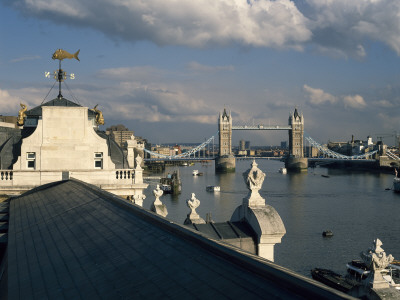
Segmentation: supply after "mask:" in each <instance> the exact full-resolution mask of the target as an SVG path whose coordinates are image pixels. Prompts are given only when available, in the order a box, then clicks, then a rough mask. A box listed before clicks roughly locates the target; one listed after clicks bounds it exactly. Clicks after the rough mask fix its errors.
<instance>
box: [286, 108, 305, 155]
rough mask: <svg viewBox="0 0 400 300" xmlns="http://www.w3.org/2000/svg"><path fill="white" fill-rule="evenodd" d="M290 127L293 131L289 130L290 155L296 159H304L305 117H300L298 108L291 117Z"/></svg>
mask: <svg viewBox="0 0 400 300" xmlns="http://www.w3.org/2000/svg"><path fill="white" fill-rule="evenodd" d="M289 125H291V126H292V129H291V130H289V151H290V155H291V156H294V157H296V158H300V157H304V150H303V149H304V147H303V146H304V145H303V139H304V117H303V114H301V115H299V113H298V111H297V108H296V109H295V110H294V113H292V114H291V115H290V116H289Z"/></svg>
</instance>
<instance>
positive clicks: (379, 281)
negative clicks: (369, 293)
mask: <svg viewBox="0 0 400 300" xmlns="http://www.w3.org/2000/svg"><path fill="white" fill-rule="evenodd" d="M381 246H382V242H381V240H380V239H376V240H374V243H373V246H372V247H370V248H369V249H368V250H367V251H366V252H364V251H363V252H361V253H360V257H361V259H362V260H363V261H364V263H365V264H366V265H367V266H368V267H369V269H370V270H371V272H370V274H369V276H368V278H367V279H366V281H365V282H366V283H367V284H370V285H371V286H372V288H375V289H376V288H378V289H379V288H387V287H389V284H388V283H387V281H385V280H384V279H383V277H382V271H383V270H385V269H386V267H387V266H388V265H389V264H390V263H391V262H392V261H393V260H394V258H393V256H392V255H391V254H389V255H388V256H387V255H386V253H385V250H383V249H382V247H381Z"/></svg>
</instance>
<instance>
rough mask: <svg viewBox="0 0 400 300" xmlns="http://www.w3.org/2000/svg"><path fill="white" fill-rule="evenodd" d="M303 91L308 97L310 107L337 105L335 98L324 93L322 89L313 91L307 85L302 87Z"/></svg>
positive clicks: (313, 89)
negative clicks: (327, 104) (326, 104)
mask: <svg viewBox="0 0 400 300" xmlns="http://www.w3.org/2000/svg"><path fill="white" fill-rule="evenodd" d="M303 89H304V91H305V92H306V93H308V96H309V103H310V104H312V105H321V104H325V103H330V104H335V103H337V101H338V99H337V97H335V96H333V95H331V94H329V93H326V92H324V91H323V90H322V89H315V88H312V87H310V86H308V85H306V84H305V85H304V86H303Z"/></svg>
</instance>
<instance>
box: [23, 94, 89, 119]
mask: <svg viewBox="0 0 400 300" xmlns="http://www.w3.org/2000/svg"><path fill="white" fill-rule="evenodd" d="M42 106H67V107H81V105H79V104H77V103H75V102H73V101H70V100H68V99H65V98H64V97H63V98H55V99H53V100H50V101H47V102H46V103H43V104H41V105H39V106H36V107H34V108H32V109H30V110H27V111H26V112H25V113H26V115H27V117H39V116H41V115H42ZM88 115H89V116H95V113H94V111H92V110H91V109H88Z"/></svg>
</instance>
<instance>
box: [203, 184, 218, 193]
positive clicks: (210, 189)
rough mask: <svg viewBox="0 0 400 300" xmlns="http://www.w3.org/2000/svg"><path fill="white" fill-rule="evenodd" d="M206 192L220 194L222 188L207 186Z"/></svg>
mask: <svg viewBox="0 0 400 300" xmlns="http://www.w3.org/2000/svg"><path fill="white" fill-rule="evenodd" d="M206 190H207V192H219V191H220V190H221V187H220V186H218V185H207V187H206Z"/></svg>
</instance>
